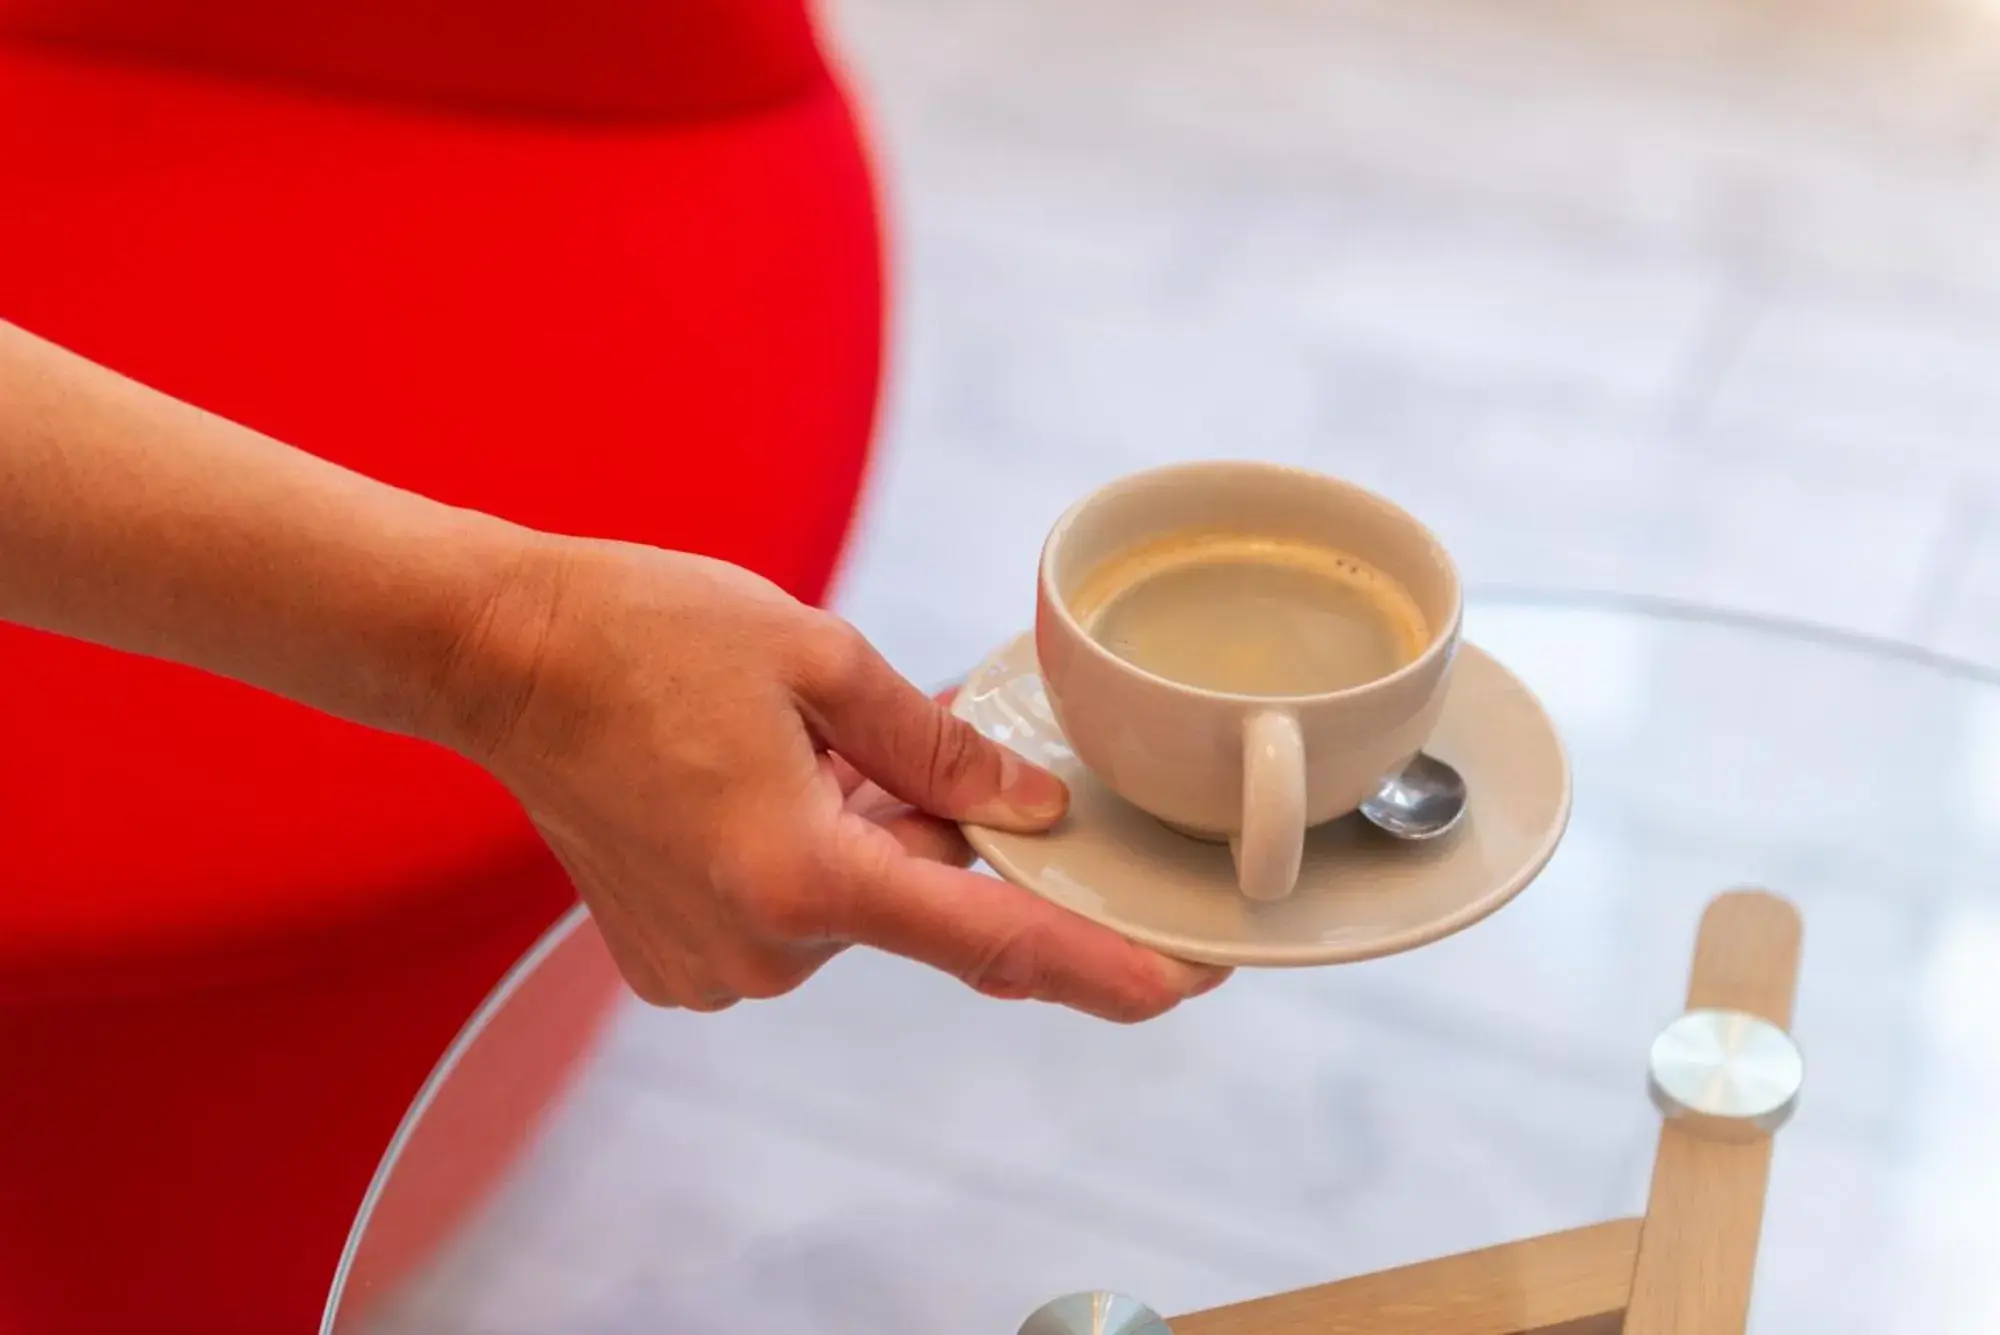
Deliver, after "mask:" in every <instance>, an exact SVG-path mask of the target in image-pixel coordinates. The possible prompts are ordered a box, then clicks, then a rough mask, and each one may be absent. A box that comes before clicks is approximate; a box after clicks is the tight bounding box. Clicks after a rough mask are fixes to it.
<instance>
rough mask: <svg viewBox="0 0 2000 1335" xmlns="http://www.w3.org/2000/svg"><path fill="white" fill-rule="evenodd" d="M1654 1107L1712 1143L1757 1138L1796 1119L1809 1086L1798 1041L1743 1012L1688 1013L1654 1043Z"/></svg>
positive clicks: (1652, 1080)
mask: <svg viewBox="0 0 2000 1335" xmlns="http://www.w3.org/2000/svg"><path fill="white" fill-rule="evenodd" d="M1649 1073H1650V1076H1651V1079H1650V1080H1649V1082H1648V1083H1649V1084H1650V1085H1651V1087H1652V1094H1653V1103H1654V1104H1655V1105H1656V1106H1657V1107H1658V1108H1659V1110H1660V1114H1661V1115H1662V1116H1663V1117H1665V1118H1666V1119H1667V1120H1669V1121H1671V1122H1674V1123H1675V1124H1677V1125H1679V1126H1683V1127H1685V1128H1686V1129H1687V1130H1689V1131H1691V1132H1693V1133H1694V1134H1696V1135H1699V1136H1702V1137H1705V1138H1707V1139H1710V1140H1735V1141H1744V1140H1756V1139H1757V1138H1759V1137H1760V1136H1768V1135H1770V1134H1771V1133H1772V1132H1774V1131H1776V1130H1777V1129H1778V1128H1779V1127H1781V1126H1783V1125H1784V1124H1785V1123H1786V1122H1787V1121H1789V1120H1790V1119H1791V1116H1792V1110H1793V1109H1794V1108H1796V1107H1797V1106H1798V1101H1799V1091H1800V1089H1801V1088H1803V1087H1804V1085H1805V1079H1806V1063H1805V1057H1804V1055H1803V1054H1802V1053H1800V1051H1799V1045H1798V1044H1797V1043H1796V1042H1794V1041H1793V1040H1792V1036H1791V1035H1790V1034H1788V1033H1786V1032H1785V1031H1784V1030H1782V1029H1780V1028H1779V1027H1778V1026H1777V1025H1775V1024H1772V1023H1771V1022H1770V1021H1769V1020H1765V1019H1760V1018H1759V1017H1757V1016H1755V1015H1749V1014H1745V1013H1744V1012H1742V1011H1714V1010H1703V1011H1689V1012H1688V1013H1687V1014H1686V1015H1683V1016H1681V1017H1680V1018H1679V1019H1677V1020H1675V1021H1674V1022H1673V1023H1672V1024H1670V1025H1668V1026H1667V1027H1666V1028H1665V1029H1662V1030H1661V1031H1660V1036H1659V1037H1658V1038H1655V1039H1654V1040H1653V1050H1652V1053H1651V1057H1650V1060H1649Z"/></svg>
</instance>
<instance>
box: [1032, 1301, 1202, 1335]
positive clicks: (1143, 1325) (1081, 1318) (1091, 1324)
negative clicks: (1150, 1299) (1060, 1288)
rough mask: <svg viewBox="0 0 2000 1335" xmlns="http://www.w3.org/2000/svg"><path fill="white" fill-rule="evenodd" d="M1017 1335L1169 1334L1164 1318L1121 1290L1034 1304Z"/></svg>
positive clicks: (1170, 1333) (1170, 1334)
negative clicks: (1034, 1306) (1039, 1304)
mask: <svg viewBox="0 0 2000 1335" xmlns="http://www.w3.org/2000/svg"><path fill="white" fill-rule="evenodd" d="M1020 1335H1172V1332H1170V1331H1169V1330H1168V1329H1167V1323H1166V1321H1165V1320H1164V1319H1163V1318H1162V1317H1161V1316H1160V1314H1159V1313H1158V1312H1155V1311H1154V1310H1153V1309H1152V1308H1150V1307H1148V1306H1146V1304H1144V1303H1142V1302H1140V1301H1139V1300H1138V1299H1137V1298H1127V1297H1126V1296H1125V1295H1124V1294H1122V1293H1106V1292H1104V1291H1102V1290H1097V1291H1094V1292H1091V1293H1069V1294H1064V1295H1063V1296H1062V1297H1060V1298H1055V1299H1051V1300H1050V1301H1048V1302H1045V1303H1043V1304H1042V1305H1041V1306H1040V1307H1037V1308H1036V1309H1035V1310H1034V1312H1033V1313H1031V1314H1030V1315H1029V1317H1028V1319H1027V1320H1026V1321H1023V1322H1022V1323H1021V1332H1020Z"/></svg>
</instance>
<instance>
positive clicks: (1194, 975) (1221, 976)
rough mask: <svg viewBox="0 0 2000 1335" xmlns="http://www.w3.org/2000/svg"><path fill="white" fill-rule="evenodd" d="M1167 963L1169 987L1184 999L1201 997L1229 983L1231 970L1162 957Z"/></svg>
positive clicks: (1166, 970)
mask: <svg viewBox="0 0 2000 1335" xmlns="http://www.w3.org/2000/svg"><path fill="white" fill-rule="evenodd" d="M1161 959H1162V960H1164V961H1165V972H1166V975H1167V986H1169V987H1171V988H1173V989H1174V991H1176V992H1178V993H1180V994H1181V995H1182V996H1184V997H1199V996H1203V995H1205V994H1207V993H1209V992H1213V991H1215V989H1216V988H1218V987H1221V986H1222V985H1223V984H1224V983H1225V982H1227V981H1229V975H1230V973H1231V970H1228V969H1223V968H1218V967H1217V966H1215V965H1213V964H1190V963H1189V962H1188V961H1186V960H1177V959H1172V958H1169V957H1167V956H1164V955H1163V956H1161Z"/></svg>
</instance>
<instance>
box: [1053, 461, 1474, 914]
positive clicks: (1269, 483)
mask: <svg viewBox="0 0 2000 1335" xmlns="http://www.w3.org/2000/svg"><path fill="white" fill-rule="evenodd" d="M1203 530H1209V531H1224V532H1233V533H1239V534H1244V535H1248V536H1254V537H1259V538H1275V539H1280V540H1292V541H1304V542H1310V543H1316V544H1321V545H1323V546H1328V547H1333V548H1336V549H1338V550H1341V551H1344V552H1346V553H1348V554H1350V555H1352V556H1356V557H1359V558H1360V559H1361V560H1363V561H1365V562H1367V563H1368V564H1369V565H1372V566H1373V567H1375V569H1377V570H1378V571H1380V572H1382V573H1383V574H1385V575H1387V576H1389V577H1390V578H1391V579H1393V580H1395V581H1396V582H1397V583H1399V584H1401V585H1402V587H1403V589H1404V590H1405V591H1406V592H1408V594H1409V595H1410V597H1411V599H1412V600H1413V601H1414V602H1415V603H1416V606H1417V608H1418V610H1419V611H1421V612H1422V613H1423V616H1424V621H1425V626H1426V628H1427V630H1428V633H1429V639H1428V641H1427V642H1426V643H1425V645H1424V648H1423V650H1422V652H1421V653H1420V654H1419V655H1418V656H1417V657H1416V658H1415V659H1414V660H1412V661H1411V662H1409V663H1406V664H1404V665H1403V666H1402V667H1400V668H1398V669H1396V670H1395V671H1394V672H1391V673H1390V674H1388V675H1387V676H1384V677H1381V678H1378V679H1377V680H1374V681H1371V682H1367V683H1364V684H1363V685H1360V686H1354V687H1350V688H1349V689H1346V690H1340V691H1330V692H1327V693H1324V694H1320V695H1303V696H1261V695H1233V694H1229V693H1227V692H1222V691H1212V690H1204V689H1201V688H1198V687H1193V686H1188V685H1185V684H1183V683H1180V682H1175V681H1170V680H1168V679H1166V678H1164V677H1160V676H1156V675H1154V674H1153V673H1151V672H1147V671H1145V670H1144V669H1142V668H1138V667H1135V666H1133V665H1132V664H1130V663H1128V662H1126V661H1124V660H1123V659H1121V658H1118V657H1117V656H1115V655H1114V654H1112V653H1111V652H1110V651H1109V650H1107V649H1106V648H1104V647H1103V646H1102V645H1100V644H1098V643H1097V642H1096V641H1095V640H1093V639H1091V638H1090V636H1089V635H1088V634H1087V633H1086V632H1085V630H1084V627H1083V624H1082V622H1081V621H1080V619H1079V618H1078V616H1077V614H1076V612H1075V611H1074V610H1073V609H1072V605H1071V601H1070V600H1071V599H1072V598H1074V597H1075V596H1076V594H1077V592H1078V590H1079V589H1080V587H1081V586H1082V585H1083V584H1084V582H1085V581H1086V580H1087V579H1088V578H1089V577H1090V576H1091V575H1092V574H1094V573H1095V572H1096V571H1098V570H1099V568H1100V567H1101V566H1103V564H1104V563H1106V562H1108V561H1111V560H1114V559H1116V558H1117V557H1118V556H1119V555H1121V554H1122V553H1126V552H1129V551H1131V550H1133V549H1135V548H1138V547H1140V546H1141V545H1143V544H1145V543H1148V542H1152V541H1157V540H1160V539H1163V538H1170V537H1172V536H1173V535H1176V534H1181V533H1189V532H1200V531H1203ZM1460 619H1461V598H1460V591H1459V581H1458V572H1457V570H1456V568H1455V567H1454V566H1453V565H1452V561H1451V558H1450V557H1449V556H1448V555H1446V553H1445V550H1444V548H1443V547H1442V546H1440V545H1439V543H1438V541H1437V539H1436V538H1435V537H1433V536H1432V535H1431V532H1430V530H1429V529H1427V528H1425V527H1424V526H1423V525H1422V524H1421V523H1419V522H1418V521H1417V520H1416V519H1415V518H1413V517H1412V516H1410V515H1409V514H1408V513H1406V512H1405V511H1404V510H1402V509H1401V508H1399V507H1398V506H1396V505H1394V504H1392V503H1390V502H1389V501H1386V500H1384V499H1382V498H1381V497H1380V496H1377V495H1375V494H1374V493H1372V492H1369V491H1365V490H1363V489H1362V488H1360V487H1357V486H1354V485H1352V484H1351V483H1347V482H1342V481H1339V480H1337V479H1335V478H1331V477H1326V476H1324V475H1322V474H1319V473H1313V472H1308V471H1306V470H1303V469H1297V468H1287V467H1283V466H1280V465H1276V464H1258V463H1235V462H1214V463H1195V464H1181V465H1177V466H1174V467H1169V468H1161V469H1156V470H1153V471H1151V472H1146V473H1139V474H1135V475H1134V476H1132V477H1128V478H1124V479H1122V480H1120V481H1117V482H1113V483H1111V484H1110V485H1109V486H1106V487H1104V488H1102V489H1100V490H1098V491H1096V492H1093V493H1092V494H1090V495H1089V496H1086V497H1084V498H1083V499H1082V500H1081V501H1079V502H1077V503H1076V504H1075V505H1074V506H1072V507H1071V508H1070V510H1069V511H1068V513H1066V514H1065V515H1063V517H1062V518H1061V519H1060V520H1058V521H1057V522H1056V526H1055V528H1054V529H1053V530H1052V531H1051V532H1050V534H1049V537H1048V542H1047V543H1046V544H1045V545H1044V547H1043V549H1042V563H1041V577H1040V583H1039V589H1038V596H1037V599H1036V609H1035V650H1036V654H1037V656H1038V657H1039V659H1040V665H1041V672H1042V679H1043V683H1044V685H1045V687H1046V689H1047V692H1048V697H1049V704H1050V706H1051V707H1052V708H1053V710H1054V712H1055V716H1056V719H1057V721H1058V722H1059V723H1060V724H1061V725H1062V729H1063V733H1064V735H1065V737H1066V738H1067V740H1068V742H1069V745H1070V747H1071V749H1072V750H1074V751H1075V752H1076V754H1077V758H1078V759H1079V760H1081V761H1082V762H1083V763H1084V764H1085V765H1087V766H1089V767H1090V769H1091V770H1092V771H1093V772H1094V773H1095V774H1096V775H1097V776H1098V778H1100V779H1102V780H1103V781H1104V783H1105V784H1107V785H1108V786H1109V787H1110V788H1111V789H1112V790H1113V791H1114V792H1116V793H1118V795H1119V796H1121V797H1123V798H1124V799H1125V800H1126V801H1128V802H1130V803H1132V804H1133V805H1134V806H1136V807H1138V808H1140V809H1141V810H1143V811H1146V812H1149V813H1150V814H1152V815H1153V816H1155V817H1158V818H1159V819H1160V820H1162V821H1165V822H1166V823H1167V824H1169V825H1171V826H1174V827H1175V828H1177V829H1179V830H1181V831H1183V832H1185V833H1187V834H1191V835H1193V836H1195V837H1197V838H1204V839H1212V840H1217V841H1224V840H1226V841H1227V842H1228V843H1229V845H1230V847H1231V849H1232V850H1233V851H1234V853H1235V856H1236V872H1237V884H1238V887H1239V888H1240V889H1241V890H1242V892H1243V893H1244V894H1245V895H1247V896H1249V897H1250V898H1252V899H1258V900H1276V899H1283V898H1284V897H1285V896H1287V895H1289V894H1290V893H1291V892H1292V889H1293V887H1294V886H1295V885H1296V884H1297V881H1298V876H1299V865H1300V862H1301V859H1302V858H1303V856H1304V850H1305V838H1306V831H1307V830H1309V829H1310V828H1311V827H1313V826H1315V825H1318V824H1320V823H1322V822H1324V821H1329V820H1333V819H1335V818H1337V817H1340V816H1344V815H1346V814H1348V813H1349V812H1351V811H1353V810H1354V809H1355V808H1356V807H1358V806H1360V805H1361V803H1362V801H1363V800H1364V799H1365V798H1367V797H1368V796H1369V795H1370V794H1372V793H1373V792H1374V791H1375V789H1376V788H1377V787H1378V786H1379V785H1380V783H1381V781H1382V779H1383V778H1384V777H1385V776H1387V775H1390V774H1393V773H1396V772H1397V771H1399V770H1400V769H1401V768H1402V767H1403V766H1404V765H1405V764H1407V763H1408V762H1409V761H1410V759H1411V758H1412V757H1414V756H1415V755H1416V753H1417V752H1418V751H1419V750H1420V749H1422V747H1423V744H1424V742H1425V741H1426V740H1427V739H1428V738H1429V737H1430V734H1431V730H1432V729H1433V728H1434V727H1435V726H1436V724H1437V719H1438V714H1439V712H1440V710H1441V709H1442V708H1443V705H1444V695H1445V687H1446V685H1447V683H1448V680H1449V677H1450V673H1451V665H1452V659H1453V657H1454V656H1455V653H1456V650H1457V647H1458V637H1459V622H1460Z"/></svg>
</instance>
